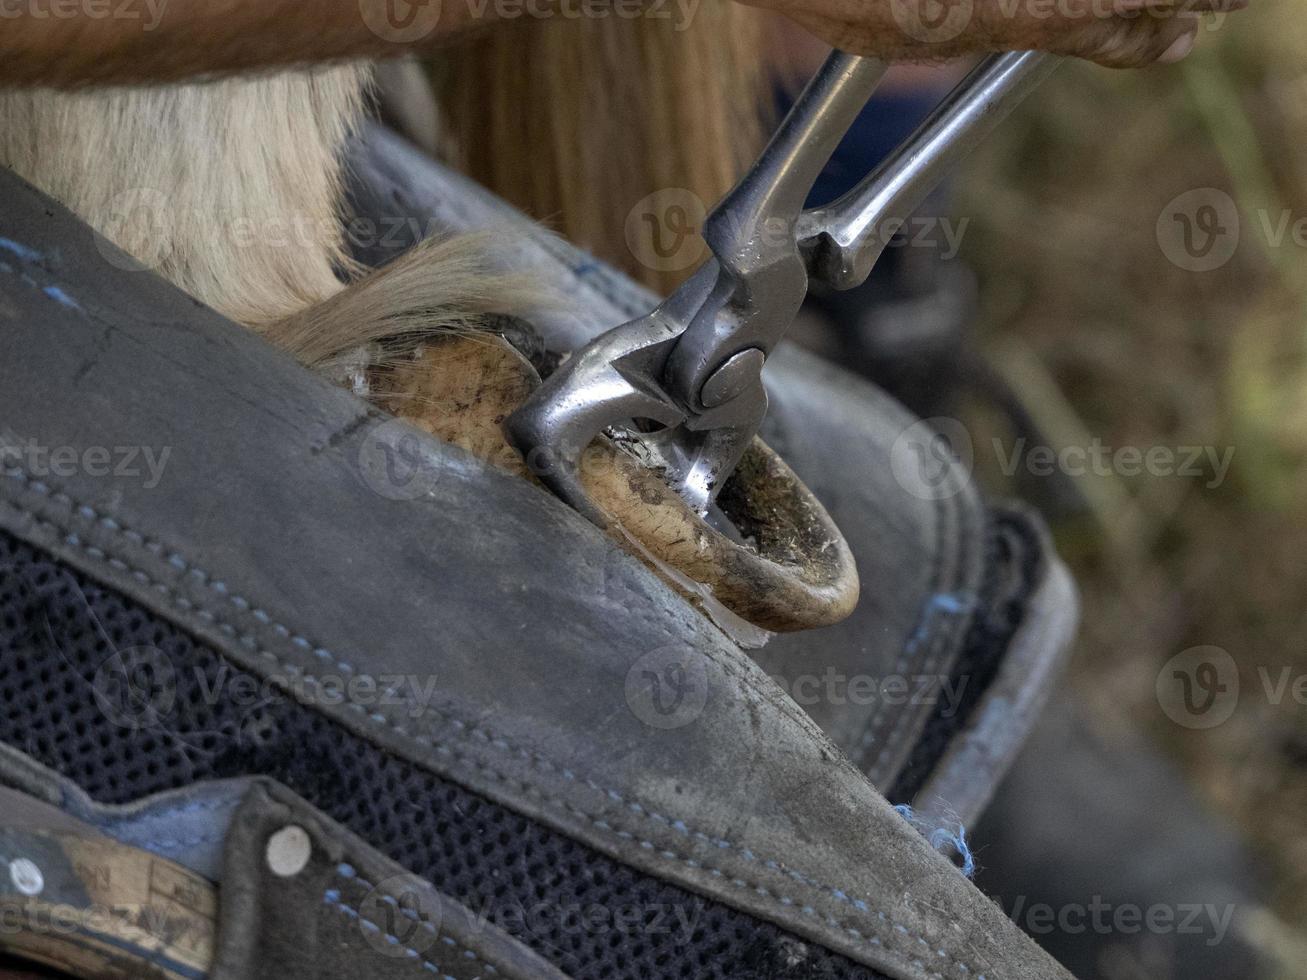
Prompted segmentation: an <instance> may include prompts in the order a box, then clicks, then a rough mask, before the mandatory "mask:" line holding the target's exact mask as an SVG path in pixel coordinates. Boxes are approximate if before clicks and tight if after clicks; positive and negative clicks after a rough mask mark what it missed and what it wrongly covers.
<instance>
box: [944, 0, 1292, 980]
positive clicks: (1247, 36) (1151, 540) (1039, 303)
mask: <svg viewBox="0 0 1307 980" xmlns="http://www.w3.org/2000/svg"><path fill="white" fill-rule="evenodd" d="M1203 188H1210V189H1214V190H1217V191H1221V192H1224V193H1226V194H1228V195H1230V197H1231V198H1232V199H1233V200H1234V201H1235V202H1237V205H1238V209H1239V213H1240V216H1241V232H1240V238H1239V244H1238V248H1237V250H1236V251H1235V254H1234V256H1233V258H1232V259H1231V260H1230V261H1229V262H1228V263H1226V264H1225V265H1224V266H1222V267H1221V268H1219V269H1216V270H1213V271H1207V272H1192V271H1185V270H1184V269H1181V268H1179V267H1178V266H1177V265H1176V264H1174V263H1173V262H1172V261H1171V260H1170V259H1168V257H1167V255H1166V254H1165V252H1164V250H1163V248H1162V247H1161V245H1160V244H1159V233H1158V227H1159V218H1160V217H1161V216H1162V215H1163V214H1164V213H1165V212H1166V209H1167V208H1168V205H1169V204H1170V202H1172V201H1174V199H1175V198H1176V197H1178V196H1179V195H1181V194H1184V193H1186V192H1189V191H1193V190H1196V189H1203ZM959 213H960V214H963V215H970V216H972V217H973V219H974V220H973V223H972V227H971V228H970V229H969V230H968V236H969V238H968V241H967V243H966V249H965V252H966V257H967V258H968V259H969V260H970V261H971V263H972V264H973V265H974V266H975V267H976V269H977V270H978V272H979V273H980V276H981V281H982V282H983V284H984V288H983V299H982V303H983V310H982V316H981V324H980V331H981V339H982V343H983V344H984V346H985V348H986V350H987V352H988V354H989V356H990V357H991V358H992V360H993V362H994V364H995V365H996V367H997V368H998V370H999V371H1000V372H1001V373H1003V374H1005V375H1007V376H1008V377H1009V378H1012V379H1014V380H1016V383H1017V384H1018V385H1019V390H1020V391H1021V392H1022V395H1023V397H1024V398H1025V399H1026V400H1027V402H1028V407H1029V408H1030V409H1031V410H1032V413H1033V414H1034V416H1035V417H1036V419H1037V420H1038V421H1039V423H1040V425H1041V427H1042V428H1043V429H1044V430H1045V432H1046V433H1048V434H1049V435H1050V436H1051V437H1052V438H1051V441H1052V442H1053V443H1054V445H1057V444H1058V443H1061V444H1065V445H1084V444H1085V441H1084V440H1085V439H1086V438H1093V437H1097V438H1099V439H1100V440H1101V441H1102V443H1103V444H1104V445H1108V446H1137V447H1142V448H1144V449H1147V448H1148V447H1150V446H1166V447H1180V446H1204V447H1213V448H1214V449H1216V450H1217V451H1218V453H1219V452H1223V451H1224V450H1225V449H1227V448H1231V447H1232V448H1233V450H1234V457H1233V464H1232V466H1231V469H1230V472H1229V475H1228V476H1227V478H1226V479H1225V480H1224V481H1222V482H1221V483H1220V485H1217V486H1209V485H1208V484H1209V483H1211V482H1214V481H1210V480H1206V479H1185V478H1181V477H1169V478H1166V477H1163V478H1158V477H1147V476H1141V477H1138V478H1132V477H1122V476H1114V477H1109V478H1106V479H1103V480H1095V481H1093V482H1089V481H1080V482H1081V484H1082V485H1081V486H1080V487H1079V489H1080V490H1081V491H1082V493H1083V495H1084V497H1085V498H1086V500H1087V502H1088V505H1089V506H1088V509H1087V511H1086V513H1085V514H1084V515H1083V516H1082V517H1080V518H1078V519H1071V520H1065V521H1061V522H1060V523H1059V526H1058V528H1057V534H1058V537H1059V544H1060V547H1061V549H1062V552H1063V554H1064V555H1066V556H1067V557H1068V558H1069V560H1070V561H1071V563H1072V565H1073V566H1074V570H1075V572H1076V574H1077V577H1078V579H1079V581H1080V583H1081V587H1082V590H1083V595H1084V615H1083V626H1082V630H1081V640H1080V643H1079V647H1078V650H1077V653H1076V657H1075V661H1074V664H1073V669H1072V675H1073V676H1072V683H1073V684H1074V685H1075V688H1076V690H1077V692H1078V693H1079V694H1080V696H1081V697H1082V698H1083V699H1084V700H1086V701H1087V702H1089V703H1090V705H1091V707H1092V708H1093V710H1094V711H1095V712H1096V714H1098V716H1099V717H1100V718H1102V719H1104V720H1105V722H1106V723H1107V724H1108V725H1109V726H1110V724H1112V723H1113V721H1114V720H1117V721H1120V722H1121V723H1128V724H1130V725H1132V726H1134V727H1142V728H1144V729H1145V730H1147V731H1148V732H1150V733H1151V735H1152V736H1153V737H1155V739H1156V740H1157V741H1158V742H1159V743H1160V744H1161V745H1163V746H1164V747H1165V749H1166V750H1167V751H1168V752H1169V753H1171V754H1172V755H1173V756H1174V757H1175V758H1176V759H1178V760H1179V762H1180V763H1181V764H1182V765H1183V766H1184V768H1185V769H1186V771H1187V772H1188V773H1189V774H1190V777H1191V779H1192V781H1193V783H1194V785H1195V786H1196V788H1197V789H1198V790H1199V792H1200V793H1201V794H1202V795H1203V796H1204V797H1205V798H1206V799H1207V800H1208V801H1209V802H1210V803H1211V804H1212V805H1213V806H1214V808H1216V809H1217V810H1219V811H1220V812H1222V813H1224V814H1225V815H1226V816H1228V817H1229V818H1230V819H1231V820H1232V821H1234V822H1235V823H1237V824H1238V825H1239V826H1240V827H1242V828H1243V830H1244V831H1245V832H1246V833H1247V835H1248V837H1249V838H1250V840H1251V841H1252V842H1253V843H1254V844H1255V845H1256V846H1257V847H1258V849H1259V850H1260V852H1261V853H1262V855H1263V856H1264V857H1265V859H1266V861H1267V863H1268V865H1269V866H1270V867H1271V869H1272V873H1273V875H1274V883H1275V889H1276V891H1275V901H1274V908H1273V912H1274V915H1275V917H1276V918H1275V923H1274V924H1273V925H1272V926H1271V927H1269V928H1268V930H1267V932H1266V935H1263V936H1259V937H1258V939H1259V941H1261V942H1264V943H1265V944H1267V945H1269V946H1273V947H1275V948H1276V949H1275V951H1276V952H1278V953H1279V954H1280V959H1281V961H1282V962H1285V963H1286V964H1293V963H1294V962H1295V961H1296V963H1297V964H1298V965H1297V967H1296V968H1295V967H1293V966H1290V965H1286V971H1287V972H1286V976H1289V975H1295V974H1296V975H1299V976H1301V975H1304V973H1307V962H1305V961H1307V956H1304V955H1302V953H1303V949H1304V948H1305V947H1304V945H1303V943H1302V936H1303V935H1304V933H1303V930H1304V929H1307V706H1304V705H1301V704H1298V703H1296V702H1295V701H1294V700H1293V698H1292V697H1290V696H1286V697H1285V698H1284V699H1283V701H1282V702H1281V703H1280V704H1278V705H1276V704H1272V703H1270V701H1271V699H1270V698H1267V697H1266V695H1265V693H1264V682H1263V675H1264V673H1265V672H1270V674H1271V675H1272V676H1279V672H1280V670H1281V669H1282V668H1284V667H1289V668H1291V670H1292V671H1293V672H1294V673H1295V674H1296V673H1297V672H1298V671H1302V672H1307V247H1304V245H1307V243H1304V242H1295V241H1294V240H1293V236H1292V232H1291V231H1289V232H1288V233H1287V234H1286V235H1285V236H1284V239H1283V241H1281V242H1279V244H1276V243H1275V241H1274V238H1275V235H1274V234H1268V230H1269V231H1271V232H1274V231H1275V230H1277V229H1279V228H1280V227H1282V224H1281V223H1282V221H1284V219H1286V218H1287V219H1289V224H1288V228H1289V229H1292V227H1293V224H1294V223H1295V222H1301V221H1303V220H1304V219H1307V26H1305V25H1304V20H1303V11H1302V8H1301V7H1297V8H1295V7H1292V6H1291V5H1290V4H1288V3H1280V4H1278V5H1270V4H1264V3H1258V2H1256V0H1254V3H1253V8H1252V9H1251V10H1249V11H1247V12H1244V13H1243V14H1240V15H1236V16H1232V17H1229V18H1227V19H1226V20H1225V22H1224V23H1222V24H1220V25H1217V24H1215V23H1211V24H1209V29H1208V30H1206V31H1205V38H1204V42H1203V44H1202V45H1201V46H1200V48H1199V50H1198V52H1197V53H1196V54H1195V55H1194V56H1193V57H1192V58H1191V59H1190V60H1189V61H1188V62H1186V63H1185V64H1184V65H1182V66H1179V67H1173V68H1156V69H1150V70H1148V71H1143V72H1134V73H1130V72H1120V73H1117V72H1109V71H1105V70H1102V69H1097V68H1094V67H1091V66H1087V65H1081V64H1068V65H1066V66H1065V67H1064V69H1063V70H1062V71H1061V72H1060V73H1059V75H1058V76H1056V77H1055V78H1054V80H1053V81H1052V82H1050V83H1049V85H1048V87H1047V89H1045V90H1043V91H1041V92H1040V94H1039V95H1037V96H1036V97H1035V98H1033V99H1032V100H1031V101H1030V102H1029V103H1028V104H1027V105H1026V106H1025V107H1023V108H1022V109H1021V110H1020V111H1019V113H1018V115H1017V116H1015V117H1014V118H1013V120H1012V122H1011V123H1009V125H1008V126H1007V127H1006V128H1005V129H1004V130H1003V136H1002V137H1001V138H1000V139H998V140H996V141H994V143H993V144H992V145H991V146H989V147H988V148H987V149H986V150H985V151H984V153H983V154H982V155H981V156H980V158H979V159H978V160H976V161H974V165H973V166H971V167H970V168H969V172H968V175H967V177H966V179H965V181H964V185H963V187H962V200H961V206H960V207H959ZM1199 645H1215V646H1219V647H1222V648H1224V649H1225V650H1227V651H1228V652H1229V653H1230V654H1231V655H1232V656H1233V657H1234V658H1235V659H1236V661H1237V662H1238V663H1239V664H1240V670H1241V677H1240V681H1241V691H1242V696H1241V698H1240V702H1239V706H1238V709H1237V710H1236V712H1235V714H1234V716H1233V717H1232V718H1231V719H1230V721H1228V722H1226V723H1225V724H1223V725H1221V726H1218V727H1216V728H1213V729H1210V730H1206V731H1196V730H1192V729H1188V728H1184V727H1182V726H1179V725H1177V724H1175V723H1174V722H1172V721H1171V720H1170V719H1168V718H1167V716H1166V715H1165V714H1164V713H1163V712H1162V711H1161V710H1160V707H1159V705H1158V703H1157V700H1156V697H1155V693H1154V692H1155V681H1156V678H1157V674H1158V671H1159V669H1160V668H1161V667H1162V665H1163V664H1165V663H1166V661H1167V660H1169V659H1170V658H1171V657H1172V656H1174V655H1175V654H1177V653H1179V652H1180V651H1182V650H1184V649H1187V648H1189V647H1193V646H1199ZM1298 971H1303V972H1298Z"/></svg>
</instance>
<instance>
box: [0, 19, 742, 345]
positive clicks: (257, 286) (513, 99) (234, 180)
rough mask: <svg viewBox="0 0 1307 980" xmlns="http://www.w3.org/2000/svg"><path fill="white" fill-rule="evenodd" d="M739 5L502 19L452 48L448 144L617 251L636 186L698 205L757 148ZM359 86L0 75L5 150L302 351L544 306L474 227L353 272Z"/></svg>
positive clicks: (15, 164) (522, 197)
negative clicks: (679, 190)
mask: <svg viewBox="0 0 1307 980" xmlns="http://www.w3.org/2000/svg"><path fill="white" fill-rule="evenodd" d="M709 3H710V4H711V3H713V0H709ZM736 7H737V5H736V4H734V3H725V0H722V2H721V3H720V4H719V5H713V6H705V7H704V8H703V9H702V10H701V11H700V12H699V16H698V18H697V19H696V21H695V22H694V23H693V24H691V25H690V29H689V30H686V31H678V30H676V29H675V25H674V24H672V23H668V22H665V21H660V20H649V19H644V20H640V21H634V22H633V21H623V20H616V19H604V20H596V21H581V22H579V23H578V22H573V21H563V20H559V21H553V22H545V23H537V22H533V23H531V24H530V25H526V24H523V25H515V24H506V25H502V26H501V28H499V29H498V30H497V31H495V32H491V34H490V35H489V36H488V37H487V38H486V39H485V40H482V41H478V42H474V43H472V44H469V45H467V46H466V47H465V48H464V49H461V50H458V51H455V52H452V53H451V54H450V55H449V57H448V58H447V59H446V64H447V70H448V72H449V77H450V79H451V81H452V82H453V84H452V85H451V86H450V89H449V92H448V93H447V94H448V96H449V97H448V99H447V100H446V106H447V111H448V112H449V114H450V116H451V119H450V123H451V125H450V128H451V129H452V130H453V131H454V132H455V133H456V134H457V136H458V139H459V144H460V146H461V148H462V152H461V154H460V156H461V159H462V160H463V161H464V162H465V164H466V166H467V168H468V169H469V171H470V172H471V173H472V175H473V176H474V177H477V178H479V179H480V180H482V181H483V182H484V183H486V184H488V185H489V186H490V187H491V188H492V189H494V190H498V191H500V192H501V193H504V194H505V195H506V196H507V197H508V198H509V199H510V200H511V201H513V202H514V203H517V204H519V205H521V206H523V207H525V208H526V210H527V211H528V212H529V213H531V214H534V215H537V216H540V217H544V218H555V217H557V218H558V219H559V220H558V226H559V228H560V230H561V231H563V232H564V233H565V234H568V235H570V236H571V237H573V238H574V239H575V240H577V241H579V242H581V243H582V244H584V245H588V246H590V247H592V248H594V249H595V250H596V251H597V252H598V253H599V254H601V255H603V256H604V257H606V258H609V259H610V260H616V261H618V262H619V263H620V262H621V261H622V259H623V256H624V254H625V247H624V245H622V244H621V242H622V219H623V218H624V217H625V215H626V213H627V211H628V210H629V209H630V208H631V206H632V205H633V204H634V203H635V201H636V200H638V199H639V197H640V196H643V194H646V193H648V192H649V191H652V190H655V189H658V188H660V187H667V186H679V187H687V188H690V189H693V190H696V191H697V192H699V193H701V194H702V195H703V196H704V197H705V199H706V200H711V199H712V198H713V197H715V196H716V195H717V194H718V193H720V192H721V190H723V189H724V188H725V187H727V186H729V184H730V183H731V181H732V180H733V179H734V177H735V175H736V173H737V172H738V169H739V167H738V161H739V160H740V159H742V157H743V156H744V155H747V154H748V153H749V152H751V150H752V148H753V146H752V144H753V143H754V142H755V140H754V135H755V130H756V128H757V127H756V122H753V120H756V112H755V110H756V106H757V82H758V79H759V78H760V77H761V74H760V73H761V69H760V68H758V67H756V66H757V65H758V64H759V63H760V62H761V61H762V58H761V57H760V56H759V53H758V51H757V50H756V49H753V50H751V48H752V47H753V46H752V44H751V43H750V42H749V41H748V37H749V28H748V27H747V26H741V24H744V25H747V24H748V23H749V19H748V18H747V17H742V15H740V14H737V13H735V12H734V9H735V8H736ZM737 20H739V21H740V23H736V22H737ZM519 27H521V28H522V29H518V28H519ZM723 32H725V33H723ZM731 32H734V33H733V34H732V33H731ZM728 39H730V40H729V41H728ZM750 66H753V67H750ZM368 83H369V71H368V69H367V68H366V67H364V66H360V65H345V66H334V67H328V68H320V69H301V70H294V71H285V72H280V73H275V74H266V75H256V76H248V77H239V78H229V79H222V80H215V81H206V82H196V83H188V84H174V85H166V86H157V87H134V88H106V89H94V90H82V91H55V90H51V89H22V90H18V89H15V90H0V165H4V166H8V167H10V168H12V169H13V170H15V171H16V172H17V173H18V174H19V175H20V176H22V177H24V178H25V179H27V180H28V181H30V182H31V183H33V184H35V185H36V186H37V187H39V188H41V189H42V190H44V191H45V192H47V193H48V194H50V195H51V196H52V197H54V198H56V199H57V200H59V201H60V202H62V203H63V204H64V205H66V206H67V207H68V208H70V209H71V210H72V211H74V212H75V213H77V214H78V215H79V216H80V217H81V218H83V219H84V220H85V221H87V222H88V223H89V224H90V225H91V226H92V227H94V228H95V229H96V230H97V231H99V232H100V233H101V234H103V235H104V236H105V237H107V238H109V239H110V240H111V241H113V242H114V243H115V244H117V245H118V246H119V247H120V248H122V249H123V250H124V251H126V252H127V253H128V254H129V255H131V256H134V257H135V258H136V259H138V260H139V261H140V262H141V263H142V264H143V265H145V266H146V267H149V268H152V269H154V270H156V271H157V272H158V273H160V274H161V275H163V276H164V277H166V278H167V279H169V280H170V281H172V282H173V283H174V284H176V285H177V286H179V287H180V288H181V289H183V290H185V291H186V292H188V293H189V294H191V295H192V296H194V297H196V298H197V299H199V300H201V301H202V302H204V303H206V304H207V305H209V306H211V307H213V308H214V309H215V310H217V311H218V312H220V313H222V314H224V315H225V316H227V317H229V318H231V319H233V320H236V321H237V322H239V323H242V324H245V325H246V326H248V327H250V328H252V329H254V330H256V331H258V332H260V333H262V334H263V335H264V336H265V337H267V338H268V339H269V340H270V341H272V342H273V343H275V344H277V345H278V346H281V347H283V348H284V349H287V350H289V351H291V352H292V353H293V354H295V355H296V356H297V357H299V358H300V359H301V360H303V361H304V362H305V363H308V364H312V365H317V366H324V365H330V364H333V363H334V362H336V361H338V360H339V359H340V358H341V357H342V355H345V354H346V353H347V352H349V351H351V350H354V349H357V348H358V347H359V346H360V345H363V344H367V343H369V342H371V341H374V340H378V339H383V338H388V337H393V336H396V335H406V334H413V333H420V332H423V331H429V330H431V331H433V330H439V329H445V328H449V329H460V330H461V329H468V328H473V327H475V326H476V325H477V323H478V320H479V318H480V317H481V316H482V315H483V314H486V313H491V312H493V313H515V312H520V311H522V310H524V309H528V308H530V307H531V306H533V305H536V304H538V303H539V302H540V301H541V297H542V295H543V294H545V293H546V292H547V290H545V289H544V288H542V287H540V285H539V284H535V285H533V284H531V283H530V282H529V281H528V280H527V278H526V277H525V276H524V275H521V274H516V275H515V274H511V273H506V272H504V271H503V269H502V268H498V267H496V265H495V264H494V263H493V262H492V261H490V258H489V255H488V252H490V251H493V244H492V243H488V242H487V240H486V238H485V236H473V237H469V238H455V239H451V240H447V241H433V242H426V243H423V244H422V245H421V246H419V247H418V248H416V249H414V250H412V251H411V252H409V253H408V254H406V255H404V256H403V257H401V258H400V259H399V260H397V261H396V262H394V263H392V264H391V265H390V266H388V267H386V268H385V269H383V270H380V271H379V272H376V273H372V274H369V275H365V276H360V274H359V270H357V269H355V268H354V267H353V265H352V263H351V261H350V260H349V258H348V257H347V255H346V251H345V247H344V239H343V230H342V227H343V226H342V221H341V209H342V204H343V187H342V166H343V164H342V150H343V148H344V145H345V141H346V139H347V137H348V134H349V132H350V131H351V129H352V128H353V127H354V126H355V125H356V124H357V122H358V120H359V117H360V114H361V113H362V112H363V110H364V107H365V102H366V93H367V87H368ZM646 188H647V189H646ZM628 257H629V256H628ZM627 264H628V266H629V265H630V263H627ZM636 271H639V270H638V268H637V269H636ZM350 279H353V281H352V282H349V284H348V285H346V281H347V280H350Z"/></svg>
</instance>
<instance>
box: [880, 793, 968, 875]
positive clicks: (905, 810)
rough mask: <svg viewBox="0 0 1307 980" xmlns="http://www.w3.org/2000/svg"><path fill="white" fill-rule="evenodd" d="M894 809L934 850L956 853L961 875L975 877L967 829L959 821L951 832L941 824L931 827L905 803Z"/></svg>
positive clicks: (946, 826) (948, 827) (950, 829)
mask: <svg viewBox="0 0 1307 980" xmlns="http://www.w3.org/2000/svg"><path fill="white" fill-rule="evenodd" d="M894 809H895V811H897V812H898V814H899V816H901V817H903V819H904V820H906V821H907V822H908V823H909V824H910V825H911V826H912V829H913V830H915V831H917V833H919V834H921V836H922V837H925V838H926V840H927V841H928V842H929V843H930V846H931V847H933V848H934V849H935V850H937V851H940V852H941V853H943V854H949V852H950V851H952V852H953V853H956V854H957V856H958V857H960V858H961V859H962V867H961V868H960V869H959V870H960V871H961V872H962V874H963V875H965V876H966V877H968V878H970V877H972V876H973V875H975V873H976V859H975V856H974V855H973V854H972V853H971V845H970V844H968V843H967V828H966V827H965V826H963V825H962V823H961V821H959V822H958V824H957V829H956V830H953V829H952V828H951V827H950V826H948V825H946V824H943V823H940V824H937V825H934V826H932V825H931V823H930V822H929V821H927V820H925V819H923V818H922V817H919V816H918V815H917V814H916V812H914V811H913V809H912V807H910V806H909V805H908V804H906V803H900V804H899V805H898V806H896V807H895V808H894Z"/></svg>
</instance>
